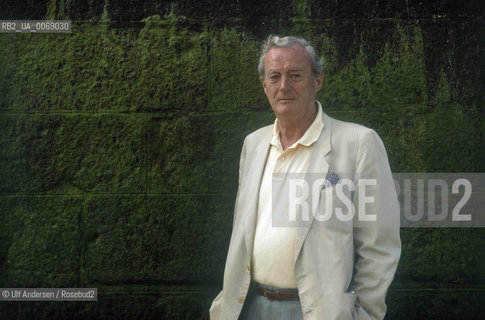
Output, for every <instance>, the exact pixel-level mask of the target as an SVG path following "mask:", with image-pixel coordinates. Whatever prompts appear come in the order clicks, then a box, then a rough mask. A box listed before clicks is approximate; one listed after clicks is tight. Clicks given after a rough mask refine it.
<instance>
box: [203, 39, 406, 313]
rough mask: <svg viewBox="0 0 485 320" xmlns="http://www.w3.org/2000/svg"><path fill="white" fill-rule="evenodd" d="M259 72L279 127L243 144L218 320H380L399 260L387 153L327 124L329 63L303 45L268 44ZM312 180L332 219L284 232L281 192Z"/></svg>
mask: <svg viewBox="0 0 485 320" xmlns="http://www.w3.org/2000/svg"><path fill="white" fill-rule="evenodd" d="M259 72H260V81H261V84H262V86H263V89H264V92H265V94H266V96H267V98H268V101H269V104H270V105H271V107H272V109H273V111H274V113H275V115H276V120H275V122H274V124H273V125H270V126H267V127H264V128H261V129H259V130H257V131H255V132H253V133H251V134H250V135H248V136H247V137H246V139H245V141H244V145H243V149H242V153H241V159H240V167H239V188H238V194H237V197H236V205H235V212H234V223H233V231H232V236H231V241H230V245H229V251H228V255H227V261H226V267H225V272H224V282H223V289H222V291H221V292H220V294H219V295H218V296H217V297H216V298H215V300H214V302H213V303H212V306H211V309H210V318H211V319H213V320H217V319H221V320H230V319H234V320H235V319H247V320H258V319H261V320H262V319H278V320H284V319H291V320H296V319H315V320H323V319H382V318H383V317H384V315H385V312H386V304H385V296H386V292H387V289H388V287H389V285H390V283H391V281H392V279H393V277H394V273H395V271H396V266H397V263H398V260H399V256H400V252H401V243H400V238H399V205H398V201H397V196H396V191H395V187H394V183H393V179H392V175H391V171H390V168H389V163H388V159H387V155H386V151H385V148H384V145H383V144H382V141H381V140H380V138H379V136H378V135H377V134H376V133H375V132H374V131H373V130H371V129H368V128H366V127H363V126H361V125H357V124H352V123H347V122H342V121H338V120H335V119H333V118H331V117H329V116H327V115H326V114H325V113H323V111H322V107H321V105H320V103H319V102H318V101H316V95H317V92H318V91H319V90H320V89H321V87H322V84H323V78H324V73H323V70H322V61H321V59H319V58H318V56H317V55H316V53H315V50H314V49H313V47H311V46H310V45H309V44H308V42H307V41H305V40H304V39H300V38H294V37H284V38H280V37H276V36H272V37H269V38H268V40H267V42H266V43H265V44H264V46H263V50H262V54H261V57H260V62H259ZM305 173H311V174H312V175H313V176H317V177H322V178H325V179H321V181H324V182H323V183H320V184H317V185H318V186H319V189H318V190H317V191H318V193H317V196H316V197H318V198H319V199H317V200H318V201H316V202H315V201H312V203H313V204H315V203H318V204H319V206H322V207H325V208H326V212H325V214H324V216H325V217H326V218H323V219H317V217H320V218H322V215H321V214H320V213H319V211H318V210H311V212H312V214H311V215H305V214H304V212H303V211H304V210H303V209H305V208H307V207H305V206H303V205H301V206H300V208H299V211H298V212H299V213H300V214H301V215H300V216H299V217H307V221H303V220H301V224H298V225H290V224H288V225H284V224H281V223H275V221H274V220H275V219H281V217H278V216H279V215H283V216H285V214H286V213H285V212H284V211H285V210H280V209H281V207H282V206H281V203H285V204H286V203H288V201H287V200H288V199H287V198H288V197H287V196H285V195H284V194H279V193H278V194H275V190H274V186H275V184H274V183H275V181H280V182H282V183H283V184H285V183H288V181H287V180H289V179H288V178H287V177H288V176H290V174H302V175H303V174H305ZM285 179H286V180H285ZM344 182H345V183H344ZM290 184H291V181H290ZM342 186H345V188H344V187H342ZM338 188H340V190H341V192H340V193H339V192H335V191H336V190H337V189H338ZM285 190H286V189H285ZM302 190H303V189H302ZM337 191H338V190H337ZM345 191H346V192H345ZM302 192H303V191H301V190H300V191H299V194H300V200H299V202H298V201H297V203H300V204H302V199H301V193H302ZM296 194H298V192H296V193H294V194H293V195H296ZM329 195H330V199H329ZM346 195H347V196H346ZM314 197H315V195H314ZM314 200H315V199H314ZM289 203H293V204H295V201H293V202H291V201H290V202H289ZM275 207H278V208H279V209H278V210H275ZM283 207H284V205H283ZM320 209H321V208H320ZM344 209H347V211H346V213H345V214H343V210H344ZM338 210H340V211H338ZM315 212H316V213H315ZM328 214H330V215H328ZM349 214H351V215H350V217H351V218H350V219H349V218H348V217H349ZM286 217H287V214H286ZM285 219H287V218H283V221H284V220H285Z"/></svg>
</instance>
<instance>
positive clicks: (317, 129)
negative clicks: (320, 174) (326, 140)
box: [270, 101, 323, 150]
mask: <svg viewBox="0 0 485 320" xmlns="http://www.w3.org/2000/svg"><path fill="white" fill-rule="evenodd" d="M317 109H318V110H317V116H316V117H315V119H314V120H313V122H312V124H311V125H310V127H309V128H308V129H307V130H306V132H305V134H304V135H303V137H301V138H300V139H299V140H298V141H297V142H295V143H294V144H293V145H291V146H290V148H292V147H296V146H297V145H298V144H301V145H303V146H306V147H309V146H311V145H312V144H314V143H315V141H317V140H318V138H319V137H320V134H321V133H322V130H323V111H322V105H321V104H320V102H318V101H317ZM270 143H271V144H272V145H274V146H276V147H278V148H279V149H280V150H283V147H282V146H281V141H280V129H279V127H278V119H275V121H274V126H273V136H272V137H271V141H270Z"/></svg>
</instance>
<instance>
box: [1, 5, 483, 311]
mask: <svg viewBox="0 0 485 320" xmlns="http://www.w3.org/2000/svg"><path fill="white" fill-rule="evenodd" d="M0 7H1V10H0V19H71V20H72V22H73V32H72V33H71V34H0V287H97V288H98V289H99V301H98V302H97V303H81V302H78V303H64V302H63V303H44V302H29V303H26V302H22V303H2V304H0V318H1V319H3V318H5V319H7V318H8V319H11V318H17V319H33V318H35V319H52V318H64V317H69V318H71V319H78V318H79V319H85V318H100V319H113V318H116V319H135V318H136V319H207V318H208V308H209V306H210V303H211V300H212V299H213V298H214V296H215V295H216V294H217V292H218V290H220V284H221V281H222V273H223V267H224V262H225V256H226V251H227V246H228V242H229V237H230V233H231V228H232V209H233V203H234V198H235V192H236V187H237V170H238V159H239V152H240V148H241V145H242V141H243V139H244V137H245V136H246V135H247V134H248V133H250V132H251V131H253V130H255V129H257V128H259V127H261V126H263V125H266V124H269V123H271V122H272V121H273V119H274V115H273V114H272V112H271V111H270V108H269V106H268V103H267V101H266V98H265V96H264V93H263V91H262V89H261V86H260V84H259V81H258V74H257V70H256V66H257V61H258V55H259V48H260V44H261V42H262V40H263V39H264V38H266V37H267V36H268V35H269V34H270V33H272V34H280V35H286V34H292V35H297V36H303V37H307V38H308V39H309V40H310V41H311V43H312V44H313V45H314V46H315V47H316V49H317V50H318V51H319V52H321V53H322V54H323V55H324V57H325V59H326V62H327V64H326V77H325V83H324V87H323V89H322V91H321V92H320V93H319V96H318V99H319V100H320V101H321V102H322V105H323V108H324V111H325V112H327V113H328V114H330V115H331V116H334V117H336V118H339V119H342V120H347V121H354V122H358V123H361V124H364V125H366V126H369V127H372V128H374V129H375V130H376V131H377V132H378V133H379V134H380V136H381V137H382V139H383V141H384V143H385V145H386V147H387V151H388V154H389V159H390V162H391V167H392V170H393V171H394V172H484V171H485V161H484V160H485V120H484V106H485V95H484V92H485V88H484V84H485V72H484V70H485V60H484V59H483V56H484V54H485V50H484V44H485V43H484V42H485V32H484V31H485V30H484V21H483V15H482V13H483V3H482V2H480V1H468V2H466V3H462V2H459V1H415V0H409V1H397V0H393V1H364V0H362V1H350V0H344V1H312V0H310V1H304V0H294V1H287V0H284V1H276V2H261V1H224V0H219V1H208V0H202V1H172V2H166V1H147V0H146V1H136V2H135V1H112V0H95V1H80V0H61V1H53V0H52V1H51V0H43V1H32V0H23V1H6V2H5V3H4V4H2V5H1V6H0ZM401 235H402V241H403V254H402V259H401V262H400V264H399V268H398V271H397V274H396V280H395V281H394V283H393V285H392V287H391V289H390V292H389V295H388V306H389V313H388V318H389V319H414V318H416V319H457V318H460V319H477V318H483V317H485V307H484V305H483V300H484V298H485V271H484V269H483V266H484V265H485V250H484V247H485V232H484V230H483V229H478V228H477V229H473V228H472V229H402V230H401Z"/></svg>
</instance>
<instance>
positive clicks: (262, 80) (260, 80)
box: [259, 76, 266, 92]
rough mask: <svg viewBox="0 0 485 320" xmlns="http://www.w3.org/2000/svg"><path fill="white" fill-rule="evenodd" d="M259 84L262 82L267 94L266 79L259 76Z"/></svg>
mask: <svg viewBox="0 0 485 320" xmlns="http://www.w3.org/2000/svg"><path fill="white" fill-rule="evenodd" d="M259 82H261V85H262V86H263V89H264V92H266V83H265V82H264V79H263V77H262V76H259Z"/></svg>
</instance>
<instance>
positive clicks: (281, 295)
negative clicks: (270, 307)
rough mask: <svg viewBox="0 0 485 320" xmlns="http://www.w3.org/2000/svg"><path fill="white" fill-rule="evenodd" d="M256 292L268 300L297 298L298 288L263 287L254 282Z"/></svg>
mask: <svg viewBox="0 0 485 320" xmlns="http://www.w3.org/2000/svg"><path fill="white" fill-rule="evenodd" d="M255 287H256V292H257V293H258V294H260V295H262V296H263V297H265V298H266V299H268V300H279V301H281V300H285V301H288V300H299V299H300V297H299V296H298V290H296V289H277V290H276V289H265V288H263V287H261V286H260V285H259V284H257V283H256V284H255Z"/></svg>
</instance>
